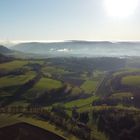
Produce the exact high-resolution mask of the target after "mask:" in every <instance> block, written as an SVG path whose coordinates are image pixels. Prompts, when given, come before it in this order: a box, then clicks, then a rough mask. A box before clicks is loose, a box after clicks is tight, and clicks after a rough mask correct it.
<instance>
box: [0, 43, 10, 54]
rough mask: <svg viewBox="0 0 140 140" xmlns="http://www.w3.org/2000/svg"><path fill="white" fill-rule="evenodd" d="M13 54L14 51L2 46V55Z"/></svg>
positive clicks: (0, 48)
mask: <svg viewBox="0 0 140 140" xmlns="http://www.w3.org/2000/svg"><path fill="white" fill-rule="evenodd" d="M11 52H12V50H10V49H8V48H6V47H5V46H3V45H0V53H1V54H7V53H11Z"/></svg>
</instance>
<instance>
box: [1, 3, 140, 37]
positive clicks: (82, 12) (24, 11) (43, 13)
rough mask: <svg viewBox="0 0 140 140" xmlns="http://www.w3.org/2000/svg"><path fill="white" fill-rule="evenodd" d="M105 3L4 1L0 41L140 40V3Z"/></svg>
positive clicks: (2, 4)
mask: <svg viewBox="0 0 140 140" xmlns="http://www.w3.org/2000/svg"><path fill="white" fill-rule="evenodd" d="M105 1H107V0H0V40H140V6H139V5H140V0H138V2H137V7H136V8H132V9H133V11H132V12H133V14H132V13H131V14H130V13H128V12H127V11H126V13H124V11H125V10H128V11H130V10H132V9H131V7H130V5H132V6H134V5H133V4H129V7H128V6H127V5H128V4H127V2H126V1H127V0H121V1H124V2H123V5H121V2H120V3H119V4H118V5H117V7H116V8H114V7H113V5H112V4H111V3H110V4H107V3H105ZM112 1H117V0H112ZM119 1H120V0H119ZM128 1H130V0H128ZM119 5H120V6H121V7H119ZM123 7H124V11H123V10H122V8H123ZM126 8H127V9H126ZM113 9H116V11H111V10H113ZM120 9H121V11H120ZM109 12H110V13H109ZM113 12H114V15H112V13H113ZM116 13H117V15H115V14H116ZM121 13H122V14H123V13H124V16H122V15H121ZM127 14H128V15H127Z"/></svg>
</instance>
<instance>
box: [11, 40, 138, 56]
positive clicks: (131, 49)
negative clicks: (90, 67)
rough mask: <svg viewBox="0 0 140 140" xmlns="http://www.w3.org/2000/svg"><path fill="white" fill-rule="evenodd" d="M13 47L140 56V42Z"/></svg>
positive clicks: (28, 50)
mask: <svg viewBox="0 0 140 140" xmlns="http://www.w3.org/2000/svg"><path fill="white" fill-rule="evenodd" d="M12 49H14V50H17V51H21V52H25V53H35V54H43V55H47V54H48V55H49V54H50V55H54V56H59V55H60V56H140V53H139V52H140V42H109V41H66V42H52V43H44V42H43V43H42V42H29V43H26V42H25V43H20V44H17V45H15V46H13V47H12Z"/></svg>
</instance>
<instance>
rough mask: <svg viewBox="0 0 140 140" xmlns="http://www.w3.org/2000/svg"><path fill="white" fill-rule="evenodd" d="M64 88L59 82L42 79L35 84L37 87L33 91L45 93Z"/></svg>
mask: <svg viewBox="0 0 140 140" xmlns="http://www.w3.org/2000/svg"><path fill="white" fill-rule="evenodd" d="M61 86H62V83H61V82H60V81H57V80H53V79H49V78H41V79H40V81H39V82H38V83H37V84H35V86H34V87H33V88H32V89H31V90H33V91H34V90H36V91H38V90H39V91H45V90H51V89H57V88H60V87H61Z"/></svg>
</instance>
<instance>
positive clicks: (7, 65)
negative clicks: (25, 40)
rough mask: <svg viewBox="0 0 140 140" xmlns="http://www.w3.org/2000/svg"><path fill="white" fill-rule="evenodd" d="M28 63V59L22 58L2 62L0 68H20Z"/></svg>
mask: <svg viewBox="0 0 140 140" xmlns="http://www.w3.org/2000/svg"><path fill="white" fill-rule="evenodd" d="M27 63H28V61H24V60H15V61H12V62H7V63H3V64H0V69H6V70H9V71H10V70H15V69H18V68H22V67H23V66H24V65H26V64H27Z"/></svg>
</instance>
